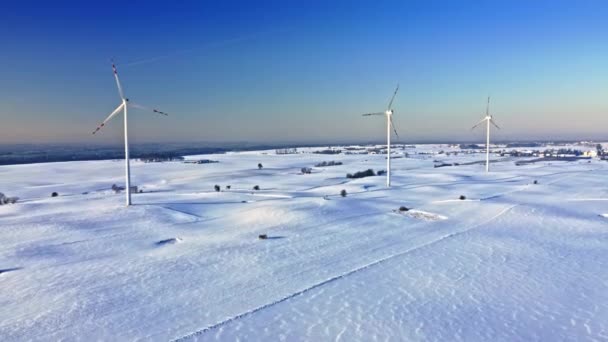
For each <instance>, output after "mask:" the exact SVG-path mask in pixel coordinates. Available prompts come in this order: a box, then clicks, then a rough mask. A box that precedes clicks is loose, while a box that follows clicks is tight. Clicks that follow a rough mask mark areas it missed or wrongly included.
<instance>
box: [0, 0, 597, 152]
mask: <svg viewBox="0 0 608 342" xmlns="http://www.w3.org/2000/svg"><path fill="white" fill-rule="evenodd" d="M3 7H4V8H3V13H2V15H1V18H2V20H1V21H0V25H1V26H2V30H0V41H1V42H2V47H3V53H2V54H0V65H1V68H2V74H3V77H2V81H0V118H1V123H0V144H7V143H85V144H114V143H120V142H121V141H122V121H121V120H120V117H117V118H115V119H114V120H113V121H112V122H111V123H110V124H109V125H108V126H107V127H105V129H104V130H103V131H102V132H100V134H99V135H96V136H92V135H91V132H92V130H93V129H94V128H95V127H96V126H97V125H98V124H99V122H100V121H101V120H103V119H104V118H105V117H106V116H107V115H108V114H109V113H110V111H112V110H113V109H114V108H115V107H116V106H117V105H118V104H119V98H118V95H117V91H116V87H115V84H114V80H113V79H112V73H111V68H110V62H109V61H110V59H111V58H115V60H116V63H117V66H118V69H119V73H120V76H121V81H122V83H123V87H124V89H125V92H126V94H127V97H129V98H130V99H132V100H133V101H135V102H138V103H141V104H144V105H147V106H150V107H158V108H159V109H161V110H164V111H167V112H169V113H171V114H172V115H171V116H170V117H168V118H167V117H161V116H155V115H154V114H149V113H147V112H142V111H139V110H130V111H129V119H130V121H129V122H130V138H131V141H132V142H134V143H144V142H187V141H209V142H223V141H231V142H234V141H247V142H253V143H280V142H292V141H293V142H296V141H297V142H311V143H313V142H323V141H327V142H340V141H349V142H350V141H382V138H383V135H384V132H385V131H384V129H385V128H384V125H385V123H384V121H383V120H382V119H381V118H363V117H361V114H362V113H365V112H370V111H381V110H384V109H385V107H386V105H387V102H388V100H389V98H390V95H391V93H392V91H393V89H394V87H395V85H396V84H397V83H400V84H401V89H400V92H399V94H398V96H397V98H396V101H395V111H396V112H395V123H396V126H397V128H398V130H399V132H400V135H401V137H402V139H401V141H403V142H410V141H449V140H454V141H475V140H480V139H483V136H484V132H483V130H476V131H471V130H470V127H471V126H472V125H474V124H475V123H476V122H477V121H479V120H480V119H481V118H482V115H483V112H484V110H485V98H486V96H488V95H491V96H492V107H491V111H492V112H493V113H494V115H495V119H496V121H497V122H498V123H499V124H500V125H501V127H503V129H502V130H500V131H497V132H495V133H493V136H494V139H496V140H503V141H504V140H518V139H524V140H534V139H539V140H540V139H543V140H544V139H547V140H560V139H603V138H604V139H605V138H608V134H605V133H604V132H603V131H604V130H603V128H604V127H606V125H608V115H607V114H608V101H607V100H606V99H607V96H606V94H608V68H606V66H605V64H606V60H607V57H608V45H606V43H605V38H606V37H607V36H608V22H607V21H606V20H605V18H608V3H606V2H602V1H585V2H571V1H546V2H545V1H535V2H527V1H510V2H493V1H488V2H469V1H459V2H452V1H408V2H402V1H399V2H397V1H395V2H378V3H372V2H367V3H354V2H351V1H332V2H322V1H311V2H301V3H296V2H292V3H289V2H284V1H264V2H256V3H252V2H238V1H226V2H222V3H220V4H218V3H211V2H209V3H208V2H198V1H192V2H189V1H187V2H180V3H179V4H172V5H171V7H166V5H157V4H150V3H142V4H128V3H118V2H115V3H105V4H104V5H103V6H102V5H99V4H83V3H79V2H75V3H67V2H59V3H53V4H42V5H41V4H35V5H34V4H31V3H27V2H20V3H12V4H9V5H6V4H5V5H4V6H3Z"/></svg>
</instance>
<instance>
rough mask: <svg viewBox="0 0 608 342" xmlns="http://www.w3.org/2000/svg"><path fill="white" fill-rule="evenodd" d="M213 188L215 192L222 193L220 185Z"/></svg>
mask: <svg viewBox="0 0 608 342" xmlns="http://www.w3.org/2000/svg"><path fill="white" fill-rule="evenodd" d="M213 188H214V189H215V191H217V192H220V186H219V185H217V184H216V185H215V186H214V187H213Z"/></svg>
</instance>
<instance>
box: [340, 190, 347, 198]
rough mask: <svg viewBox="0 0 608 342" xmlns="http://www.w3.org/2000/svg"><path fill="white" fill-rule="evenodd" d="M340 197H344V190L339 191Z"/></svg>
mask: <svg viewBox="0 0 608 342" xmlns="http://www.w3.org/2000/svg"><path fill="white" fill-rule="evenodd" d="M340 196H342V197H346V190H344V189H342V191H340Z"/></svg>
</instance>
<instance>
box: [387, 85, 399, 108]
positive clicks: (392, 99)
mask: <svg viewBox="0 0 608 342" xmlns="http://www.w3.org/2000/svg"><path fill="white" fill-rule="evenodd" d="M398 91H399V84H397V88H395V92H394V93H393V97H391V101H390V102H389V103H388V110H391V109H392V108H393V101H394V100H395V96H397V92H398Z"/></svg>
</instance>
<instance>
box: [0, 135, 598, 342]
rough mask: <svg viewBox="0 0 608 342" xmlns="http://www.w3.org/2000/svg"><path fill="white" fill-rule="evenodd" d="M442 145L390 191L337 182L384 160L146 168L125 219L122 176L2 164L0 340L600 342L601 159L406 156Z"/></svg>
mask: <svg viewBox="0 0 608 342" xmlns="http://www.w3.org/2000/svg"><path fill="white" fill-rule="evenodd" d="M440 149H442V150H447V149H446V148H445V147H444V146H437V145H428V146H417V148H416V149H412V148H408V149H406V151H407V152H408V153H410V156H411V158H396V159H394V160H393V165H392V166H393V177H392V182H393V187H392V188H391V189H387V188H386V187H385V185H384V183H385V178H384V177H368V178H361V179H347V178H346V177H345V175H346V173H353V172H356V171H362V170H365V169H367V168H372V169H374V170H382V169H385V156H383V155H342V154H341V155H319V154H312V153H309V152H311V151H313V150H315V149H314V148H308V149H299V150H300V151H302V152H305V153H300V154H293V155H275V154H274V153H273V151H257V152H247V153H229V154H224V155H205V156H191V157H188V158H189V159H213V160H218V161H219V163H215V164H185V163H180V162H167V163H148V164H145V163H141V162H136V161H134V162H133V163H132V175H133V182H132V183H133V184H134V185H138V186H139V187H140V188H142V189H143V190H144V193H141V194H134V195H133V201H134V203H135V205H134V206H132V207H129V208H126V207H124V195H123V194H115V193H114V192H113V191H112V190H111V189H110V187H111V185H112V184H114V183H115V184H117V185H122V184H123V178H122V177H123V175H124V170H123V162H122V161H94V162H66V163H48V164H31V165H14V166H2V167H0V177H1V179H3V182H2V189H0V191H2V192H3V193H4V194H6V195H7V196H18V197H20V202H19V203H17V204H14V205H4V206H0V231H1V233H2V241H1V242H0V288H1V289H2V291H0V303H1V305H0V336H2V340H3V341H23V340H161V341H164V340H186V341H190V340H205V341H207V340H222V341H233V340H245V341H268V340H285V341H300V340H307V341H312V340H322V341H326V340H341V341H357V340H358V341H369V340H407V341H417V340H419V341H445V340H454V341H486V340H490V339H492V340H497V341H514V340H519V341H522V340H525V341H547V340H577V341H578V340H608V323H607V322H608V272H607V271H606V269H607V267H608V226H607V224H608V220H607V217H608V209H607V208H606V203H605V201H607V200H608V189H606V187H605V176H606V174H607V172H608V163H606V162H605V161H599V160H591V162H589V161H588V160H581V161H575V162H560V161H551V162H550V163H547V162H539V163H535V164H527V165H522V166H515V163H514V159H513V158H500V157H496V158H494V159H498V160H499V161H498V162H496V163H494V164H492V165H491V170H492V172H491V173H489V174H485V173H483V172H482V171H483V169H484V166H483V165H481V164H473V165H460V166H453V167H441V168H434V167H433V165H434V162H433V160H434V158H437V156H436V155H433V156H428V155H413V152H414V151H416V150H419V151H427V152H432V151H438V150H440ZM452 150H455V149H454V148H452ZM456 150H457V149H456ZM396 153H397V154H398V153H399V151H396ZM481 159H483V155H482V154H481V153H476V154H459V155H458V156H442V158H441V160H442V161H445V162H456V163H461V164H462V163H466V162H471V161H477V160H481ZM331 160H335V161H341V162H343V163H344V164H343V165H339V166H328V167H322V168H315V167H313V172H312V173H311V174H306V175H302V174H300V169H301V168H302V167H312V166H313V165H314V164H316V163H318V162H321V161H331ZM258 163H262V164H263V165H264V168H263V169H261V170H258V168H257V164H258ZM534 180H537V181H538V184H533V182H534ZM215 184H218V185H220V186H221V188H222V191H221V192H216V191H215V190H214V189H213V187H214V185H215ZM227 185H230V186H231V189H230V190H227V189H226V188H225V186H227ZM255 185H259V187H260V189H261V190H259V191H255V190H253V187H254V186H255ZM342 189H345V190H346V191H347V193H348V195H347V196H346V197H341V196H340V191H341V190H342ZM54 191H56V192H58V193H59V197H55V198H51V193H52V192H54ZM460 195H465V196H466V200H460V199H459V196H460ZM400 206H406V207H407V208H410V210H409V211H406V212H400V211H399V207H400ZM260 234H267V235H268V239H265V240H261V239H259V238H258V236H259V235H260Z"/></svg>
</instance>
